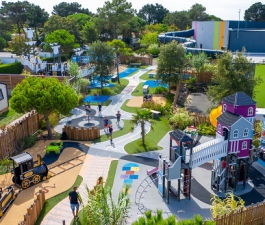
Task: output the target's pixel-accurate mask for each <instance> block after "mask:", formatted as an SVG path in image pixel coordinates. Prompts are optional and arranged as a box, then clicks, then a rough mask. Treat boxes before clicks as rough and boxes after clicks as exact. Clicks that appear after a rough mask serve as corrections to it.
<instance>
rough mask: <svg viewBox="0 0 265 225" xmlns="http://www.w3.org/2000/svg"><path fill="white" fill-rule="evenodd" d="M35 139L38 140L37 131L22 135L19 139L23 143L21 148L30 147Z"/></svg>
mask: <svg viewBox="0 0 265 225" xmlns="http://www.w3.org/2000/svg"><path fill="white" fill-rule="evenodd" d="M37 140H38V134H37V133H36V134H32V135H29V136H26V137H24V138H23V139H22V140H21V141H22V143H23V149H27V148H31V147H32V146H34V145H35V143H36V141H37Z"/></svg>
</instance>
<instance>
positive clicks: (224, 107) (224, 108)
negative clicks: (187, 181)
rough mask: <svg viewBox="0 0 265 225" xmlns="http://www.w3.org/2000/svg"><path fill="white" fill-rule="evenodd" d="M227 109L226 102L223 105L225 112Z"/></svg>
mask: <svg viewBox="0 0 265 225" xmlns="http://www.w3.org/2000/svg"><path fill="white" fill-rule="evenodd" d="M225 111H226V104H224V105H223V112H225Z"/></svg>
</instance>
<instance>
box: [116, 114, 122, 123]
mask: <svg viewBox="0 0 265 225" xmlns="http://www.w3.org/2000/svg"><path fill="white" fill-rule="evenodd" d="M116 118H117V122H116V123H117V124H118V125H120V121H121V113H120V111H118V112H117V114H116Z"/></svg>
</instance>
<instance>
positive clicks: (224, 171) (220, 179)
mask: <svg viewBox="0 0 265 225" xmlns="http://www.w3.org/2000/svg"><path fill="white" fill-rule="evenodd" d="M225 173H226V168H224V169H223V171H222V172H221V173H220V174H219V175H218V176H219V185H221V184H222V183H223V182H224V180H225Z"/></svg>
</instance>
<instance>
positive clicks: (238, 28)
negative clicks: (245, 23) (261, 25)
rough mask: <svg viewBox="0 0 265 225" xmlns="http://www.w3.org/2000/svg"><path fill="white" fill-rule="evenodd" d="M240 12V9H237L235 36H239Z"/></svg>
mask: <svg viewBox="0 0 265 225" xmlns="http://www.w3.org/2000/svg"><path fill="white" fill-rule="evenodd" d="M240 12H241V9H239V10H238V24H237V38H239V24H240Z"/></svg>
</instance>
